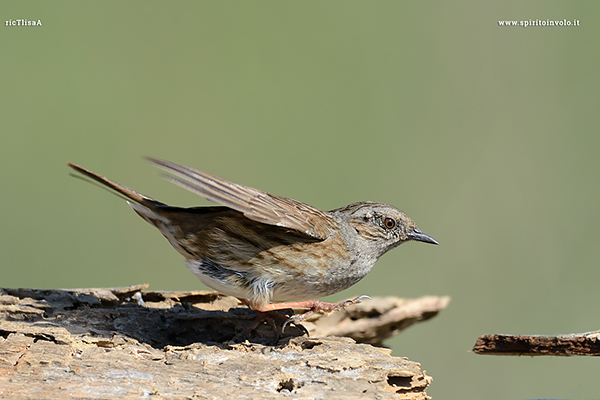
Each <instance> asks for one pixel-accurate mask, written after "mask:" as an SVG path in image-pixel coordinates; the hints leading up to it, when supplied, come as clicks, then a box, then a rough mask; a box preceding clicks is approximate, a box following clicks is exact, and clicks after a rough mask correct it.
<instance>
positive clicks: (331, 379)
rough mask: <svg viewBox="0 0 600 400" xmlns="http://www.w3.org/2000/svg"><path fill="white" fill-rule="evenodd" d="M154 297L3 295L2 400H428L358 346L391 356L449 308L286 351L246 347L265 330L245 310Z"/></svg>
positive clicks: (263, 342) (395, 305) (426, 302)
mask: <svg viewBox="0 0 600 400" xmlns="http://www.w3.org/2000/svg"><path fill="white" fill-rule="evenodd" d="M145 288H146V285H139V286H132V287H127V288H113V289H72V290H35V289H0V397H2V398H48V395H49V394H51V396H52V397H54V398H61V397H67V396H73V397H77V398H113V397H116V396H118V397H130V396H131V397H144V396H149V395H151V394H161V395H163V396H173V397H197V398H223V397H227V396H235V398H240V399H244V398H248V399H253V398H266V399H269V398H280V397H282V396H284V395H288V396H293V397H294V398H314V397H322V398H328V399H335V398H349V397H350V398H353V397H355V398H359V397H360V398H365V399H369V398H380V399H381V398H390V399H391V398H396V399H397V398H402V399H425V398H427V395H426V392H425V389H426V388H427V386H428V385H429V383H430V382H431V377H429V376H427V375H426V374H425V373H424V372H422V371H421V370H420V366H419V364H418V363H416V362H413V361H409V360H407V359H405V358H398V357H392V356H391V355H390V351H389V350H388V349H382V348H377V347H373V346H371V345H367V344H356V342H355V340H361V341H363V342H368V343H376V344H381V343H382V342H383V340H384V339H385V338H387V337H389V336H390V335H393V334H395V333H397V332H399V331H400V330H402V329H404V328H406V327H407V326H409V325H410V324H413V323H415V322H418V321H420V320H425V319H428V318H431V317H432V316H434V315H435V314H437V312H439V311H440V310H442V309H443V308H445V307H446V306H447V304H448V301H449V299H448V298H436V297H425V298H422V299H416V300H400V299H393V298H383V299H377V298H376V299H373V300H371V301H368V302H364V303H361V304H358V305H355V306H352V307H348V309H347V311H346V313H343V312H337V313H333V314H331V315H327V316H325V315H317V316H315V317H313V318H311V320H310V321H307V322H306V323H305V327H306V328H307V329H308V330H309V331H310V335H311V337H307V336H306V335H304V334H303V331H302V330H301V329H299V328H298V327H293V326H292V327H288V328H286V331H285V334H286V336H284V337H282V338H281V339H280V340H279V341H278V342H277V343H275V344H274V343H273V340H274V334H273V331H272V328H271V327H270V326H268V325H266V324H265V325H262V326H259V327H258V328H257V330H256V331H255V332H254V333H253V334H252V335H251V336H250V337H249V338H248V340H245V341H243V342H239V341H235V340H234V338H235V337H236V336H239V334H240V332H242V331H243V329H244V328H245V327H246V326H247V325H248V324H249V323H250V321H251V320H252V319H253V318H254V315H253V313H252V312H251V311H250V310H248V309H246V308H245V307H242V306H240V303H239V301H238V300H237V299H235V298H231V297H227V296H223V295H221V294H218V293H216V292H200V291H197V292H153V291H146V290H143V289H145ZM336 314H337V315H336ZM330 334H336V335H340V334H344V335H347V336H351V337H353V338H354V339H350V338H340V337H332V336H328V335H330Z"/></svg>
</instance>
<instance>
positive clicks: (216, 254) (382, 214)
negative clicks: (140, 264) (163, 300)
mask: <svg viewBox="0 0 600 400" xmlns="http://www.w3.org/2000/svg"><path fill="white" fill-rule="evenodd" d="M147 160H148V161H149V162H150V163H151V164H153V165H154V166H156V167H158V168H160V169H162V170H163V171H164V173H163V174H162V176H163V177H164V178H166V179H167V180H169V181H171V182H172V183H174V184H176V185H179V186H181V187H183V188H184V189H187V190H189V191H190V192H193V193H195V194H198V195H200V196H202V197H204V198H205V199H207V200H209V201H210V202H214V203H217V204H220V205H219V206H203V207H189V208H183V207H174V206H169V205H167V204H164V203H161V202H159V201H157V200H155V199H153V198H151V197H148V196H146V195H143V194H140V193H138V192H136V191H134V190H131V189H129V188H128V187H126V186H123V185H121V184H118V183H116V182H114V181H112V180H110V179H108V178H105V177H104V176H102V175H99V174H97V173H95V172H92V171H91V170H88V169H86V168H84V167H81V166H79V165H76V164H72V163H68V166H69V167H71V168H72V169H73V170H75V171H77V172H78V173H80V174H82V175H83V176H86V177H88V178H91V179H92V180H94V181H96V182H98V183H100V184H101V185H103V186H105V187H107V188H109V189H111V190H112V191H114V192H116V193H117V194H120V195H122V196H124V197H125V198H126V199H127V202H128V204H129V205H130V206H131V208H132V209H133V210H134V211H135V212H136V213H137V214H138V215H139V216H140V217H142V218H143V219H144V220H146V221H147V222H149V223H150V224H151V225H154V226H155V227H156V228H158V230H159V231H160V232H161V233H162V234H163V235H164V236H165V237H166V239H167V240H168V241H169V243H170V244H171V245H172V246H173V247H174V248H175V250H177V251H178V252H179V253H180V254H181V255H183V257H184V258H185V264H186V266H187V268H188V269H190V270H191V272H192V273H193V274H194V275H196V276H197V277H198V278H199V279H200V281H201V282H202V283H204V284H205V285H206V286H208V287H210V288H212V289H214V290H216V291H218V292H220V293H222V294H225V295H229V296H234V297H237V298H238V299H239V300H240V301H241V302H242V303H243V304H245V305H246V306H248V307H249V308H250V309H251V310H253V311H254V312H255V313H256V314H257V321H258V322H257V323H256V324H255V325H254V326H253V327H252V329H253V328H254V327H256V326H257V325H258V323H260V321H261V320H264V319H271V318H272V313H273V312H277V311H280V310H289V309H293V310H306V311H305V312H304V313H303V314H299V315H294V316H293V317H290V318H287V319H286V320H285V322H284V324H283V328H285V326H286V325H287V324H288V323H294V324H299V323H300V322H301V321H303V320H304V319H306V318H307V317H309V316H310V315H312V314H313V313H315V312H332V311H335V310H339V309H342V308H344V307H346V306H348V305H350V304H355V303H358V302H361V301H363V300H364V299H367V298H369V297H368V296H358V297H356V298H353V299H349V300H346V301H342V302H339V303H327V302H323V301H320V300H318V298H320V297H324V296H328V295H332V294H335V293H338V292H340V291H342V290H345V289H347V288H349V287H351V286H352V285H354V284H356V283H357V282H358V281H360V280H361V279H363V278H364V277H365V276H366V275H367V274H368V273H369V271H371V269H372V268H373V266H374V265H375V262H376V261H377V260H378V259H379V257H381V256H382V255H383V254H385V253H386V252H388V251H389V250H391V249H394V248H396V247H398V246H399V245H401V244H402V243H405V242H408V241H418V242H423V243H430V244H436V245H437V244H438V242H437V241H436V240H435V239H434V238H433V237H431V236H429V235H427V234H425V233H423V232H422V231H421V230H420V229H419V228H418V227H417V225H416V224H415V223H414V222H413V220H412V219H411V218H410V217H409V216H408V215H406V214H405V213H404V212H402V211H400V210H399V209H397V208H396V207H394V206H391V205H389V204H385V203H380V202H374V201H362V202H357V203H352V204H349V205H347V206H344V207H341V208H337V209H334V210H331V211H321V210H320V209H318V208H315V207H313V206H310V205H308V204H305V203H302V202H300V201H297V200H293V199H289V198H285V197H281V196H277V195H274V194H270V193H267V192H264V191H262V190H259V189H254V188H251V187H248V186H243V185H240V184H237V183H233V182H230V181H227V180H225V179H223V178H219V177H217V176H215V175H211V174H209V173H206V172H203V171H199V170H197V169H194V168H190V167H186V166H184V165H180V164H177V163H174V162H170V161H165V160H161V159H157V158H151V157H148V158H147ZM271 322H272V319H271ZM283 328H282V329H283Z"/></svg>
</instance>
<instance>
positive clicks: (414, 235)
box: [408, 229, 439, 244]
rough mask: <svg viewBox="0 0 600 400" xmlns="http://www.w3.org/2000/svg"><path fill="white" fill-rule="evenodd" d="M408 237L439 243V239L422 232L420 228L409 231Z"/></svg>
mask: <svg viewBox="0 0 600 400" xmlns="http://www.w3.org/2000/svg"><path fill="white" fill-rule="evenodd" d="M408 238H409V239H410V240H416V241H419V242H424V243H431V244H439V243H438V241H437V240H435V239H434V238H432V237H431V236H429V235H428V234H426V233H423V232H421V231H420V230H418V229H415V230H414V232H413V233H409V234H408Z"/></svg>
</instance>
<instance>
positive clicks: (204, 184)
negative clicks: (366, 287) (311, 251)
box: [148, 158, 337, 239]
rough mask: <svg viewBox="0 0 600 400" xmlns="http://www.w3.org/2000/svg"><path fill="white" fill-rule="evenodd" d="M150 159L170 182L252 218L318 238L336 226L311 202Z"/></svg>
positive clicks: (323, 236) (321, 237)
mask: <svg viewBox="0 0 600 400" xmlns="http://www.w3.org/2000/svg"><path fill="white" fill-rule="evenodd" d="M148 160H149V161H150V162H152V163H153V164H154V165H156V166H157V167H159V168H161V169H163V170H164V171H167V172H168V173H169V174H170V175H164V177H165V178H166V179H168V180H169V181H171V182H173V183H175V184H177V185H179V186H181V187H183V188H184V189H187V190H189V191H191V192H193V193H196V194H198V195H200V196H202V197H204V198H206V199H207V200H209V201H212V202H215V203H219V204H222V205H224V206H226V207H229V208H232V209H234V210H237V211H239V212H241V213H243V214H244V215H245V216H246V217H247V218H249V219H251V220H254V221H257V222H261V223H264V224H269V225H276V226H282V227H286V228H290V229H294V230H297V231H300V232H304V233H305V234H307V235H309V236H312V237H315V238H318V239H326V238H327V237H329V236H330V235H331V234H332V233H333V232H334V231H335V228H336V227H337V223H336V222H335V221H334V220H333V218H332V217H331V216H330V215H329V214H327V213H325V212H323V211H321V210H319V209H317V208H315V207H312V206H310V205H308V204H305V203H302V202H299V201H296V200H293V199H288V198H285V197H280V196H276V195H272V194H270V193H267V192H263V191H262V190H258V189H254V188H251V187H248V186H243V185H239V184H237V183H233V182H229V181H227V180H225V179H222V178H219V177H218V176H215V175H211V174H208V173H206V172H202V171H198V170H196V169H194V168H190V167H186V166H184V165H180V164H177V163H174V162H170V161H164V160H159V159H155V158H148Z"/></svg>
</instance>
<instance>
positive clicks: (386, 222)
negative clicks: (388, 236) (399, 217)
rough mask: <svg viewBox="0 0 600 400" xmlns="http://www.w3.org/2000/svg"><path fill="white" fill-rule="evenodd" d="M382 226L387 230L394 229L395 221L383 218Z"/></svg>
mask: <svg viewBox="0 0 600 400" xmlns="http://www.w3.org/2000/svg"><path fill="white" fill-rule="evenodd" d="M383 225H384V226H385V227H386V228H388V229H394V228H395V227H396V221H394V219H392V218H385V219H384V220H383Z"/></svg>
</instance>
